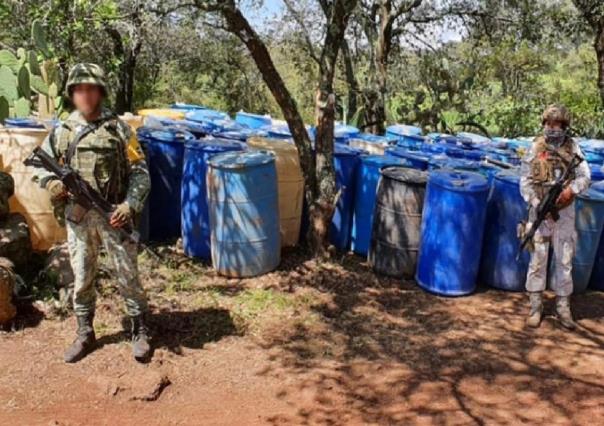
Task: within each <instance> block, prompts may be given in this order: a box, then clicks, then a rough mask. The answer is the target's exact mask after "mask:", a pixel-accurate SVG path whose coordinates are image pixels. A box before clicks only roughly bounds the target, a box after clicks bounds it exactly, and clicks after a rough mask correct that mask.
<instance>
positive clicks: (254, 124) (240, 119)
mask: <svg viewBox="0 0 604 426" xmlns="http://www.w3.org/2000/svg"><path fill="white" fill-rule="evenodd" d="M235 121H236V122H237V123H239V124H241V125H243V126H246V127H249V128H250V129H259V128H261V127H265V126H270V125H271V124H272V122H273V120H272V119H271V117H270V115H258V114H250V113H248V112H244V111H239V112H238V113H237V114H236V115H235Z"/></svg>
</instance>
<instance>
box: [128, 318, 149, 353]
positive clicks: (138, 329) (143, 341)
mask: <svg viewBox="0 0 604 426" xmlns="http://www.w3.org/2000/svg"><path fill="white" fill-rule="evenodd" d="M130 321H131V323H132V354H133V355H134V358H135V359H136V360H137V361H146V360H148V359H149V357H150V356H151V345H150V343H149V340H150V339H149V329H148V328H147V325H146V324H145V316H144V315H139V316H136V317H131V318H130Z"/></svg>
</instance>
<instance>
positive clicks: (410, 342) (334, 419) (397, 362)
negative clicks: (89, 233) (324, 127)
mask: <svg viewBox="0 0 604 426" xmlns="http://www.w3.org/2000/svg"><path fill="white" fill-rule="evenodd" d="M105 275H106V276H105V277H104V278H103V279H102V280H101V283H100V285H99V300H98V307H97V320H96V323H95V329H96V331H97V338H99V348H98V349H97V350H96V351H95V352H94V353H92V354H91V355H89V356H88V357H87V358H85V359H84V360H83V361H81V362H79V363H77V364H74V365H67V364H64V363H63V361H62V355H63V350H64V349H65V347H66V346H67V345H69V344H70V343H71V341H72V339H73V337H74V328H75V321H74V319H73V317H71V316H69V317H67V318H61V317H58V316H57V315H51V314H47V315H46V316H45V315H44V313H43V312H42V310H43V309H42V307H41V306H40V305H35V306H34V307H31V308H30V309H27V310H24V311H22V312H21V314H20V316H19V318H18V320H17V322H16V326H15V328H16V330H13V331H11V332H2V333H0V348H1V349H0V425H28V426H30V425H44V426H47V425H112V426H113V425H129V424H144V425H146V426H147V425H149V426H150V425H213V424H225V425H254V424H269V425H284V424H327V425H354V424H380V425H388V424H404V425H407V424H410V425H413V424H436V425H445V424H446V425H457V424H463V425H465V424H478V425H483V424H485V425H493V424H547V425H554V424H564V425H567V424H575V425H579V424H585V425H588V424H589V425H595V424H604V368H602V366H603V365H604V319H603V317H604V294H603V293H588V294H585V295H580V296H577V297H576V298H575V312H576V317H577V318H578V320H579V322H580V325H581V327H580V329H579V330H578V331H576V332H567V331H564V330H563V329H561V328H560V327H559V325H558V324H557V323H556V321H555V319H554V318H552V317H551V315H550V316H548V318H547V319H546V320H545V322H544V323H543V325H542V327H541V328H540V329H538V330H528V329H526V328H525V327H524V315H525V313H526V303H525V302H526V301H525V296H524V295H523V294H512V293H504V292H501V291H495V290H492V289H479V291H478V292H477V293H476V294H474V295H472V296H470V297H463V298H440V297H436V296H433V295H430V294H427V293H425V292H423V291H422V290H420V289H419V288H418V287H417V286H416V285H415V284H414V283H411V282H400V281H398V280H393V279H387V278H381V277H376V276H375V275H373V274H372V273H371V271H370V270H369V268H368V267H367V265H365V264H364V263H362V262H361V261H360V260H359V259H358V258H357V257H354V256H351V255H347V256H344V257H342V258H338V259H336V260H334V261H333V262H331V263H323V264H317V263H315V262H314V261H311V260H307V259H305V258H304V257H302V256H301V255H299V254H288V255H286V256H285V258H284V261H283V263H282V265H281V267H280V269H279V270H277V271H276V272H274V273H272V274H269V275H266V276H263V277H260V278H257V279H248V280H229V279H224V278H221V277H218V276H216V275H215V274H214V273H213V272H212V271H211V270H210V269H208V268H203V270H196V271H192V270H191V269H190V268H189V267H186V266H181V267H180V269H178V270H172V269H168V268H165V267H162V268H159V269H153V270H152V269H149V268H148V267H147V266H145V265H143V267H142V277H143V280H144V283H145V287H146V288H147V290H148V292H149V297H150V301H151V306H152V312H153V315H152V318H151V323H152V327H153V329H154V333H155V335H154V345H155V347H156V350H155V353H154V356H153V359H152V361H151V362H149V363H148V364H139V363H136V362H135V361H134V360H133V359H132V358H131V354H130V346H129V343H128V337H127V335H126V333H125V332H124V331H123V327H124V324H123V321H122V315H123V307H122V303H121V300H120V297H119V295H118V294H117V292H116V289H115V287H114V286H113V285H112V284H111V282H110V281H111V280H110V274H105ZM552 302H553V300H552V298H551V296H549V299H548V308H549V310H548V311H549V314H551V306H552ZM36 306H37V307H36ZM41 309H42V310H41Z"/></svg>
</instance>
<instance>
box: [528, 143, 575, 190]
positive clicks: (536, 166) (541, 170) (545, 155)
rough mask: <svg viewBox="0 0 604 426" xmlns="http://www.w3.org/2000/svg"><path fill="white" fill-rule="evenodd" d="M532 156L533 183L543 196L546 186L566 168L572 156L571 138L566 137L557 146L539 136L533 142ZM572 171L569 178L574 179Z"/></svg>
mask: <svg viewBox="0 0 604 426" xmlns="http://www.w3.org/2000/svg"><path fill="white" fill-rule="evenodd" d="M533 152H534V155H535V156H534V158H533V161H532V162H531V174H532V180H533V183H534V185H535V186H536V189H537V191H538V192H539V193H540V194H539V195H540V196H543V195H544V194H545V193H546V192H547V190H548V187H549V186H551V185H552V184H553V183H554V182H555V181H556V179H558V178H559V177H560V176H562V175H563V174H564V173H565V172H566V170H567V169H568V167H569V165H570V163H571V161H572V158H573V140H572V139H571V138H569V137H567V138H566V140H565V141H564V143H563V144H562V145H561V146H560V147H559V148H554V147H552V146H551V145H548V144H547V142H546V141H545V137H543V136H540V137H538V138H537V139H535V142H534V148H533ZM574 174H575V173H574V171H573V172H571V175H570V179H574V178H575V176H574Z"/></svg>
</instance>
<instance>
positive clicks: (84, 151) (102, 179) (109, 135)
mask: <svg viewBox="0 0 604 426" xmlns="http://www.w3.org/2000/svg"><path fill="white" fill-rule="evenodd" d="M120 125H121V123H119V121H118V119H117V117H110V118H108V119H107V120H106V121H104V122H103V123H102V124H101V125H100V126H99V127H98V128H96V129H95V130H94V131H92V132H91V133H89V134H87V135H86V136H84V137H83V138H82V139H81V140H80V141H79V142H78V143H77V146H76V147H75V151H74V155H73V157H72V158H71V161H67V160H68V159H67V158H66V157H67V155H66V154H67V152H68V150H69V146H70V144H71V143H72V142H73V141H74V140H75V138H76V136H77V134H78V132H79V130H80V129H81V127H83V126H82V125H81V124H80V123H77V122H73V121H71V122H70V121H69V120H67V121H66V122H64V123H63V124H62V126H61V128H60V129H59V131H58V132H55V134H54V136H55V137H54V139H55V140H54V143H52V146H53V148H54V150H55V154H56V156H57V157H58V158H59V159H60V160H61V161H62V162H63V163H64V164H65V163H67V162H69V164H66V165H70V166H71V167H72V168H73V169H74V170H75V171H76V172H78V173H79V175H80V176H81V177H82V178H83V179H84V180H86V181H87V182H88V183H89V184H90V185H91V186H92V187H93V188H94V189H96V190H97V191H98V192H99V193H100V194H101V195H102V196H103V197H104V198H105V199H106V200H107V201H109V202H110V203H112V204H119V203H121V202H123V201H124V199H125V198H126V193H127V191H128V177H129V170H130V169H129V163H128V157H127V145H128V140H127V137H128V136H127V133H125V132H124V131H123V129H120Z"/></svg>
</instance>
